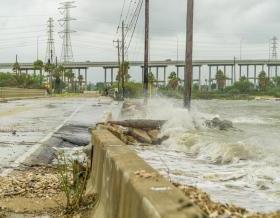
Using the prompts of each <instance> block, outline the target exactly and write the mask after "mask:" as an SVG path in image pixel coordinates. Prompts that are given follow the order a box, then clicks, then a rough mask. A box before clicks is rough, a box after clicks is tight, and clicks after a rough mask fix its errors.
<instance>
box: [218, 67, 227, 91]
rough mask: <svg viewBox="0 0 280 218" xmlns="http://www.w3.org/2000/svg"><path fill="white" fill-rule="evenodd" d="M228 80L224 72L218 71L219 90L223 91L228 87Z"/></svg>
mask: <svg viewBox="0 0 280 218" xmlns="http://www.w3.org/2000/svg"><path fill="white" fill-rule="evenodd" d="M226 79H227V77H226V76H225V74H224V73H223V71H221V70H218V72H217V73H216V80H217V86H218V89H219V90H223V89H224V88H225V86H226Z"/></svg>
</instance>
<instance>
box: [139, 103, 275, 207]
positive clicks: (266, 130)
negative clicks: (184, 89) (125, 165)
mask: <svg viewBox="0 0 280 218" xmlns="http://www.w3.org/2000/svg"><path fill="white" fill-rule="evenodd" d="M180 104H181V102H179V101H172V100H166V99H165V100H154V101H151V102H150V105H149V112H148V118H152V119H166V120H167V121H168V122H167V123H166V124H165V126H164V127H163V129H162V134H168V135H170V136H171V137H170V138H169V140H167V141H165V142H164V144H163V145H161V146H159V147H156V148H148V149H146V148H145V149H140V148H138V149H137V151H138V152H139V154H140V156H141V157H143V158H144V159H145V160H146V161H147V162H149V163H150V164H151V165H152V166H153V167H154V168H156V169H157V170H159V171H160V172H161V173H162V174H164V175H165V176H167V177H169V178H170V179H171V180H172V181H173V182H178V183H180V184H185V185H193V186H196V187H198V188H201V189H202V190H204V191H206V192H208V193H209V194H210V195H211V197H212V199H213V200H215V201H220V202H222V203H230V204H235V205H237V206H241V207H245V208H246V209H248V210H251V211H254V212H256V211H257V212H271V211H277V210H280V134H279V133H280V113H279V111H280V102H277V101H223V100H212V101H194V102H193V108H192V111H191V112H190V113H189V112H188V111H187V110H185V109H183V108H181V107H180ZM214 117H220V118H221V119H227V120H231V121H232V122H233V125H234V129H231V130H228V131H220V130H218V129H208V128H207V127H206V126H205V125H204V123H205V121H206V120H210V119H213V118H214Z"/></svg>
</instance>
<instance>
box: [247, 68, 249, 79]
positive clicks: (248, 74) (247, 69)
mask: <svg viewBox="0 0 280 218" xmlns="http://www.w3.org/2000/svg"><path fill="white" fill-rule="evenodd" d="M247 80H249V65H247Z"/></svg>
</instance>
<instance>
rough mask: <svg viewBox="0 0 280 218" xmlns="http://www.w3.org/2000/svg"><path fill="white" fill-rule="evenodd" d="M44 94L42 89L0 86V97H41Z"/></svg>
mask: <svg viewBox="0 0 280 218" xmlns="http://www.w3.org/2000/svg"><path fill="white" fill-rule="evenodd" d="M45 95H46V91H45V90H44V89H21V88H9V87H0V98H25V97H26V98H28V97H43V96H45Z"/></svg>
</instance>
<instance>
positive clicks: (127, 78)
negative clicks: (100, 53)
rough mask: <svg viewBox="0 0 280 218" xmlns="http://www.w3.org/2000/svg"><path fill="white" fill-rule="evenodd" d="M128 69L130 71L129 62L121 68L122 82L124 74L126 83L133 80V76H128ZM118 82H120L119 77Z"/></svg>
mask: <svg viewBox="0 0 280 218" xmlns="http://www.w3.org/2000/svg"><path fill="white" fill-rule="evenodd" d="M122 68H124V70H122ZM128 69H129V62H128V61H125V62H124V64H123V65H122V64H121V68H120V76H121V78H120V81H121V80H122V74H124V81H125V82H128V80H129V79H130V78H131V76H130V75H129V74H128ZM116 80H117V81H119V75H117V79H116Z"/></svg>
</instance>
